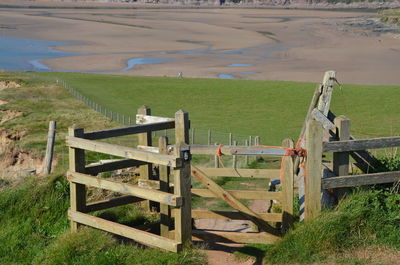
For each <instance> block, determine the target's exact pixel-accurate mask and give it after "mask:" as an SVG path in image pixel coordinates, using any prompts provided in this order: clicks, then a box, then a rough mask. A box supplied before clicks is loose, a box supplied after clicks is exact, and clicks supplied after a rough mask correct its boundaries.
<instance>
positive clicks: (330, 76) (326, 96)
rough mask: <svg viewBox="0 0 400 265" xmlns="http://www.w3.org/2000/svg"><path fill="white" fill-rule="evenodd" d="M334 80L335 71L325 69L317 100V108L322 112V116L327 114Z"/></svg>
mask: <svg viewBox="0 0 400 265" xmlns="http://www.w3.org/2000/svg"><path fill="white" fill-rule="evenodd" d="M335 82H336V72H335V71H326V72H325V75H324V79H323V80H322V92H321V96H320V97H319V100H318V107H317V108H318V110H319V111H321V112H322V114H323V115H324V116H327V115H328V112H329V109H330V106H331V101H332V92H333V85H334V84H335Z"/></svg>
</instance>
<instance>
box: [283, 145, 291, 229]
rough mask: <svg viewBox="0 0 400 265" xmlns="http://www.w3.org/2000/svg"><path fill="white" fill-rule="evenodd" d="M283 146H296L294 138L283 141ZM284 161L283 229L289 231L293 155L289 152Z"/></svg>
mask: <svg viewBox="0 0 400 265" xmlns="http://www.w3.org/2000/svg"><path fill="white" fill-rule="evenodd" d="M282 146H283V147H288V148H294V142H293V140H292V139H285V140H283V142H282ZM282 159H283V163H282V166H283V168H282V169H281V170H283V175H282V180H281V181H282V183H281V186H282V193H283V202H282V212H283V220H282V229H283V231H285V232H286V231H287V230H288V229H289V228H290V227H291V226H292V224H293V196H294V183H293V182H294V163H293V162H294V159H293V157H292V156H290V155H289V154H287V155H286V156H283V157H282Z"/></svg>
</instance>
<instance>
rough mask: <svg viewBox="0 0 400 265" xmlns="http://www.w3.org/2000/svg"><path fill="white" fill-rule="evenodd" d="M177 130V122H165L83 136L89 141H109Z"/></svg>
mask: <svg viewBox="0 0 400 265" xmlns="http://www.w3.org/2000/svg"><path fill="white" fill-rule="evenodd" d="M172 128H175V121H165V122H157V123H149V124H140V125H135V126H128V127H122V128H114V129H108V130H101V131H94V132H87V133H85V134H84V135H83V137H84V138H85V139H88V140H100V139H107V138H111V137H118V136H125V135H131V134H138V133H144V132H153V131H160V130H165V129H172Z"/></svg>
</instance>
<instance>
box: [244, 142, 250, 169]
mask: <svg viewBox="0 0 400 265" xmlns="http://www.w3.org/2000/svg"><path fill="white" fill-rule="evenodd" d="M244 145H245V146H249V140H247V139H246V140H245V141H244ZM244 164H245V165H246V166H247V165H248V164H249V156H248V155H245V156H244Z"/></svg>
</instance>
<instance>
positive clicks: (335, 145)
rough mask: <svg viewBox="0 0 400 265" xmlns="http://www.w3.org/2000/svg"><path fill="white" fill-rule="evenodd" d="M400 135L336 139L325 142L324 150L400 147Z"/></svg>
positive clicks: (344, 150)
mask: <svg viewBox="0 0 400 265" xmlns="http://www.w3.org/2000/svg"><path fill="white" fill-rule="evenodd" d="M399 146H400V137H399V136H396V137H382V138H370V139H359V140H348V141H334V142H328V143H324V144H323V151H324V152H349V151H360V150H366V149H377V148H387V147H399Z"/></svg>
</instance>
